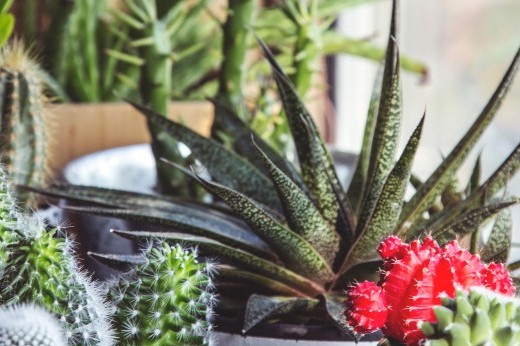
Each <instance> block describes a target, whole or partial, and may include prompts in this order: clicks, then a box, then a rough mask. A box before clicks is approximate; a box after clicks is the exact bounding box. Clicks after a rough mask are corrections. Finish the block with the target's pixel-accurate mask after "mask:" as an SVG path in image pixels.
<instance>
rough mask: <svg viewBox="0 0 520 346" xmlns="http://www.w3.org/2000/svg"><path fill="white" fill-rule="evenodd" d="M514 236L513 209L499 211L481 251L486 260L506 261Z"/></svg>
mask: <svg viewBox="0 0 520 346" xmlns="http://www.w3.org/2000/svg"><path fill="white" fill-rule="evenodd" d="M512 236H513V220H512V215H511V210H510V209H506V210H502V211H501V212H499V213H498V215H497V217H496V220H495V224H494V225H493V228H492V230H491V234H490V235H489V239H488V241H487V242H486V244H485V245H484V247H483V248H482V250H481V251H480V256H481V257H482V259H483V260H484V261H486V262H492V261H493V262H502V263H506V262H507V259H508V258H509V251H510V250H511V243H512V239H511V238H512Z"/></svg>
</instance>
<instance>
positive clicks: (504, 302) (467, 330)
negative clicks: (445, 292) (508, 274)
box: [421, 288, 520, 346]
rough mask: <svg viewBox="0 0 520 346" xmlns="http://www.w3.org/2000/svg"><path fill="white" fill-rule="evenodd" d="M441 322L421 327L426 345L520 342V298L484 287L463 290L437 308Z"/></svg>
mask: <svg viewBox="0 0 520 346" xmlns="http://www.w3.org/2000/svg"><path fill="white" fill-rule="evenodd" d="M433 310H434V313H435V317H436V319H437V321H436V322H435V323H429V322H425V323H423V324H422V325H421V330H422V331H423V333H424V334H425V335H426V336H427V338H428V340H427V341H426V343H425V344H426V345H430V346H456V345H457V346H458V345H461V346H463V345H468V346H469V345H489V346H514V345H520V300H518V299H516V298H511V297H505V296H502V295H499V294H497V293H495V292H491V291H488V290H485V289H482V288H478V289H477V288H474V289H471V290H470V291H469V293H468V292H466V291H463V290H459V291H457V293H456V295H455V298H453V299H451V298H448V297H446V298H443V299H442V305H441V306H437V307H435V308H434V309H433Z"/></svg>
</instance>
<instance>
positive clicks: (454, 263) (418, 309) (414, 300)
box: [345, 236, 515, 345]
mask: <svg viewBox="0 0 520 346" xmlns="http://www.w3.org/2000/svg"><path fill="white" fill-rule="evenodd" d="M378 252H379V255H380V256H381V258H382V259H383V268H382V271H381V279H380V280H379V282H378V283H374V282H370V281H364V282H361V283H358V284H357V285H355V286H354V287H352V288H351V289H350V290H349V291H348V293H347V296H348V300H347V309H346V312H345V314H346V318H347V321H348V324H349V325H350V326H351V327H352V328H353V329H354V331H355V332H357V333H362V334H366V333H371V332H373V331H376V330H378V329H382V331H383V333H385V335H387V336H388V337H390V338H392V339H393V340H396V341H398V342H402V343H404V344H406V345H419V342H420V341H421V340H422V339H424V334H423V332H422V331H421V330H420V328H419V325H420V323H421V322H423V321H427V322H435V321H436V317H435V314H434V309H433V308H434V307H435V306H437V305H441V303H442V298H443V297H446V296H448V297H450V298H453V297H454V296H455V293H456V291H457V289H469V288H472V287H485V288H487V289H489V290H491V291H494V292H496V293H499V294H502V295H505V296H512V295H514V292H515V288H514V286H513V281H512V279H511V277H510V275H509V272H508V271H507V270H506V268H505V267H504V265H503V264H501V263H500V264H497V263H490V264H487V265H486V264H484V263H482V262H481V260H480V258H479V256H478V255H473V254H471V253H470V252H469V251H468V250H466V249H463V248H461V247H460V246H459V244H458V243H457V241H456V240H454V241H452V242H450V243H448V244H447V245H445V246H444V247H440V246H439V245H438V244H437V242H436V241H435V240H433V238H432V237H431V236H427V237H426V238H425V239H424V241H423V242H421V241H419V240H414V241H412V242H411V243H409V244H407V243H403V242H402V241H401V240H400V239H399V238H398V237H395V236H390V237H388V238H387V239H386V240H384V241H383V242H382V243H381V244H380V246H379V248H378Z"/></svg>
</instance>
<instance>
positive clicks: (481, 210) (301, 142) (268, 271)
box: [43, 2, 520, 332]
mask: <svg viewBox="0 0 520 346" xmlns="http://www.w3.org/2000/svg"><path fill="white" fill-rule="evenodd" d="M391 23H392V24H391V30H390V35H389V40H388V49H387V55H386V61H385V68H384V72H383V73H382V77H381V78H380V80H379V83H376V86H375V91H374V96H373V99H372V102H371V107H370V110H369V114H368V120H367V126H366V130H365V138H364V145H363V149H362V151H361V153H360V156H359V162H358V165H357V169H356V172H355V174H354V181H353V183H351V185H350V187H349V188H348V189H347V190H346V191H345V190H344V187H343V186H342V184H341V182H340V181H339V179H338V177H337V174H336V171H335V167H334V163H333V162H332V159H331V156H330V153H329V152H328V150H327V147H326V146H325V144H324V142H323V140H322V139H321V137H320V134H319V133H318V130H317V128H316V126H315V124H314V122H313V121H312V119H311V117H310V115H309V113H308V111H307V110H306V109H305V107H304V106H303V104H302V102H301V100H300V99H299V97H298V95H297V93H296V91H295V89H294V88H293V87H292V85H291V83H290V82H289V79H288V77H287V75H286V74H285V73H284V72H283V71H282V69H281V68H280V67H279V65H278V64H277V62H276V61H275V59H274V58H273V56H272V54H271V53H270V52H269V50H268V49H267V48H266V47H265V46H263V45H262V47H263V49H264V53H265V55H266V57H267V59H268V61H269V62H270V64H271V66H272V70H273V76H274V79H275V81H276V83H277V86H278V90H279V93H280V96H281V99H282V101H283V105H284V111H285V114H286V116H287V120H288V123H289V125H290V128H291V131H292V134H293V139H294V142H295V146H296V150H297V154H298V159H299V160H298V161H299V166H298V168H299V169H298V168H296V167H295V166H294V165H293V164H292V163H291V162H289V161H287V160H285V159H284V158H283V157H281V156H280V155H278V154H277V153H276V152H275V151H274V150H273V149H272V148H270V147H269V145H268V144H266V143H265V142H264V141H263V140H262V139H261V138H260V136H259V135H258V134H256V133H254V132H253V131H252V130H251V129H250V128H248V126H247V125H246V124H244V122H242V121H241V120H240V119H239V118H238V116H237V115H236V114H234V113H233V112H232V111H230V110H228V109H226V108H225V107H222V106H221V105H219V104H218V103H217V104H216V107H222V112H221V114H222V115H223V116H225V118H222V120H223V122H225V126H226V127H227V129H228V132H229V133H233V134H234V136H233V148H234V149H233V150H230V149H228V148H226V147H224V146H223V145H221V144H220V143H218V142H216V141H215V140H212V139H208V138H205V137H202V136H199V135H197V134H196V133H194V132H193V131H190V130H189V129H187V128H186V127H184V126H182V125H181V124H178V123H175V122H172V121H170V120H168V119H166V118H165V117H164V116H162V115H160V114H158V113H157V112H154V111H153V110H150V109H148V108H146V107H144V106H140V105H137V104H135V103H134V106H135V107H136V108H137V109H139V110H140V111H141V112H142V113H143V114H144V115H145V117H146V118H147V120H148V121H149V122H150V123H151V124H153V125H154V126H156V127H157V128H160V129H162V131H163V132H164V133H167V134H169V135H170V136H171V137H173V138H175V139H176V140H177V141H180V142H182V143H184V144H186V145H187V146H188V147H189V148H190V150H191V153H192V155H193V157H195V158H197V161H196V162H195V163H194V164H193V166H192V171H190V170H189V169H186V168H183V167H180V166H179V165H175V164H174V165H172V167H171V169H179V170H182V171H183V172H185V173H186V174H187V175H189V176H191V177H192V178H193V179H195V180H196V181H198V182H199V183H200V184H201V186H203V187H204V188H206V189H207V190H208V191H209V192H210V193H212V194H213V195H214V196H215V197H216V201H215V203H213V204H205V203H200V202H193V201H187V200H184V199H182V198H174V197H173V198H170V197H164V196H156V195H154V196H150V195H141V194H135V193H128V192H124V191H115V190H110V189H99V188H91V187H78V186H69V185H56V186H53V187H50V188H48V189H45V191H43V192H44V193H46V194H48V195H53V196H57V197H66V198H68V199H69V200H72V201H73V200H76V201H80V202H81V203H85V202H91V203H94V204H95V205H94V206H85V205H84V204H81V205H79V206H71V207H69V208H70V209H73V210H75V211H78V212H88V213H94V214H99V215H105V216H114V217H119V218H126V219H131V220H138V221H145V222H149V223H155V224H159V225H161V226H162V228H161V229H160V230H156V231H154V230H153V229H150V230H147V231H124V232H122V231H116V232H115V233H116V234H119V235H122V236H125V237H128V238H131V239H135V240H140V241H146V239H147V238H149V237H155V236H160V237H162V238H164V239H166V240H168V241H171V242H175V241H183V242H185V243H186V244H189V245H193V246H197V247H198V248H199V250H200V251H201V253H204V254H210V255H214V256H217V257H218V258H219V260H220V261H221V262H222V265H220V266H219V268H218V270H219V276H218V278H217V280H216V287H217V290H218V292H219V295H220V297H221V299H220V303H219V304H218V305H217V311H218V312H219V313H220V315H222V316H232V317H238V318H243V321H244V322H243V329H244V331H245V332H247V331H249V330H250V329H251V328H253V327H254V326H255V325H257V324H258V323H259V322H262V321H265V320H270V321H292V322H295V321H298V322H302V321H303V322H308V323H314V322H316V323H331V322H336V323H337V324H338V325H342V322H343V320H344V316H343V304H344V294H343V290H344V289H345V288H346V287H347V286H348V284H349V283H350V282H352V281H354V280H361V279H362V278H367V277H371V278H372V279H373V280H377V268H378V267H379V258H378V255H377V253H376V251H375V249H376V247H377V244H379V242H381V241H382V240H383V239H385V238H386V237H387V236H389V235H392V234H393V235H396V236H398V237H400V238H402V239H405V240H409V239H414V238H417V237H424V236H426V235H427V233H428V232H430V234H431V235H432V237H433V238H434V239H436V240H437V241H438V242H439V243H440V244H441V245H444V244H446V243H448V242H449V241H450V240H452V239H454V238H456V237H460V236H463V235H466V234H470V233H472V232H475V230H476V229H477V227H478V225H480V224H481V223H482V222H483V221H485V220H487V219H489V218H490V217H492V216H494V215H496V214H497V213H498V212H500V211H501V210H504V209H505V208H507V207H508V206H510V205H512V204H514V203H516V202H518V199H507V200H498V201H497V200H494V199H492V198H494V197H495V196H496V195H497V193H498V192H499V191H500V190H501V189H502V188H504V186H505V185H506V183H507V181H508V179H510V178H511V177H513V176H514V175H515V173H516V172H517V171H518V168H519V167H520V160H519V159H518V158H519V157H518V155H519V154H520V148H519V147H516V148H515V150H514V151H513V152H512V153H511V155H510V156H509V157H508V158H507V159H506V160H505V161H504V162H503V164H502V165H500V166H499V167H498V168H497V170H496V171H495V173H493V174H492V175H491V176H490V177H489V178H488V179H487V180H486V181H484V182H480V181H479V179H478V178H474V179H473V180H472V184H471V187H470V188H469V189H468V190H467V191H468V193H467V194H466V193H463V194H460V195H457V196H458V197H457V198H456V200H455V202H452V201H453V198H451V199H449V198H443V199H442V201H439V199H441V197H442V196H446V195H447V194H449V195H450V196H453V193H452V192H451V191H452V189H451V186H452V185H453V184H452V182H453V180H454V179H455V173H456V172H457V170H458V168H459V167H460V166H461V164H462V162H463V161H464V159H465V158H466V157H467V155H468V153H469V151H470V150H471V148H472V147H473V146H474V144H475V143H476V141H477V140H478V138H479V137H480V135H481V134H482V132H483V131H484V129H485V128H486V126H487V125H488V124H489V123H490V121H491V120H492V118H493V117H494V115H495V114H496V112H497V110H498V108H499V105H500V103H501V102H502V100H503V98H504V97H505V95H506V92H507V90H508V88H509V86H510V84H511V83H512V81H513V77H514V75H515V71H516V69H517V66H518V63H519V60H520V51H519V52H518V53H517V54H516V56H515V58H514V60H513V62H512V63H511V66H510V67H509V69H508V71H507V72H506V74H505V76H504V77H503V79H502V81H501V82H500V84H499V85H498V87H497V89H496V91H495V93H494V94H493V96H492V97H491V99H490V100H489V101H488V103H487V104H486V106H485V107H484V110H483V111H482V113H481V114H480V115H479V116H478V118H477V119H476V120H475V122H474V124H473V125H472V126H471V127H470V129H469V130H468V131H467V132H466V133H465V134H464V136H463V137H462V138H461V140H460V141H459V142H458V144H457V145H456V146H455V148H454V149H453V150H452V151H451V152H450V153H449V154H448V155H447V156H446V157H445V159H444V161H443V162H442V163H441V164H440V165H439V167H437V169H436V170H435V171H434V172H433V173H432V175H431V176H430V177H429V178H428V179H427V180H426V181H424V182H418V181H417V179H416V178H415V176H413V175H411V166H412V162H413V158H414V154H415V152H416V149H417V146H418V142H419V139H420V136H421V129H422V125H423V120H421V121H420V123H419V125H418V126H417V128H416V129H415V131H414V132H413V134H412V135H411V137H410V139H409V140H408V143H407V145H406V147H405V149H404V151H403V153H402V154H401V155H400V157H399V158H397V159H396V151H397V150H396V149H397V141H398V132H399V127H400V121H401V110H400V103H401V101H400V97H401V93H400V88H399V54H398V51H397V43H396V39H397V2H394V10H393V15H392V21H391ZM164 160H166V161H168V160H169V158H168V157H165V158H164ZM409 182H412V183H414V184H415V189H416V191H415V193H414V194H413V196H412V197H411V198H410V199H405V190H406V187H407V185H408V183H409ZM448 201H450V202H449V203H448ZM221 202H224V203H225V204H227V205H228V207H229V208H227V207H224V206H222V203H221ZM439 203H441V204H439ZM434 204H435V206H436V208H432V206H433V205H434ZM438 204H439V205H440V207H437V206H438ZM444 204H445V205H444ZM499 221H500V220H498V221H496V225H495V226H496V227H495V231H494V232H495V235H496V236H493V237H492V238H493V239H500V238H501V237H500V236H502V238H503V239H508V238H510V233H508V231H506V228H504V227H498V226H501V225H502V223H501V222H499ZM168 228H169V230H168ZM427 230H428V231H427ZM499 235H500V236H499ZM488 245H489V244H487V245H485V246H484V247H488V248H490V249H491V248H493V249H492V251H491V250H490V255H489V256H490V257H493V258H494V256H495V255H491V253H493V254H503V255H505V256H506V257H507V251H508V247H509V243H508V242H507V241H505V242H503V241H497V242H494V244H493V246H491V245H489V246H488ZM474 250H475V251H479V250H480V249H479V248H476V249H474ZM490 257H485V258H483V260H485V261H487V260H489V259H491V258H490Z"/></svg>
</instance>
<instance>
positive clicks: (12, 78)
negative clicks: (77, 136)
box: [0, 42, 49, 206]
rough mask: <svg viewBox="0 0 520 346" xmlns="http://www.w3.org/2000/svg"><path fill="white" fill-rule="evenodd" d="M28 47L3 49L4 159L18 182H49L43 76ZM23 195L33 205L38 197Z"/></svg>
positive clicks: (0, 82)
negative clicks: (46, 159)
mask: <svg viewBox="0 0 520 346" xmlns="http://www.w3.org/2000/svg"><path fill="white" fill-rule="evenodd" d="M29 55H30V54H29V53H28V52H27V50H26V48H25V47H24V46H23V45H22V44H21V43H19V42H13V43H11V44H9V45H7V46H5V47H3V48H2V50H1V51H0V105H1V107H2V110H1V119H2V122H1V123H2V125H1V128H0V136H1V138H2V157H1V162H2V164H3V165H5V167H6V169H7V171H8V173H9V175H10V176H11V177H12V179H13V182H14V183H15V184H20V185H28V184H29V185H33V184H38V185H45V183H46V180H47V175H48V169H47V167H46V161H45V156H46V155H48V147H49V138H48V136H47V128H46V126H47V125H46V124H45V119H44V113H45V110H44V106H45V105H46V103H47V100H46V97H45V94H44V82H43V76H42V74H41V73H40V69H39V67H38V65H37V64H36V63H35V62H34V61H33V60H32V58H31V57H29ZM19 198H20V199H21V200H22V201H23V202H27V203H28V204H29V205H30V206H35V202H36V201H35V199H34V198H31V197H30V196H28V195H26V194H22V195H20V196H19Z"/></svg>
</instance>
